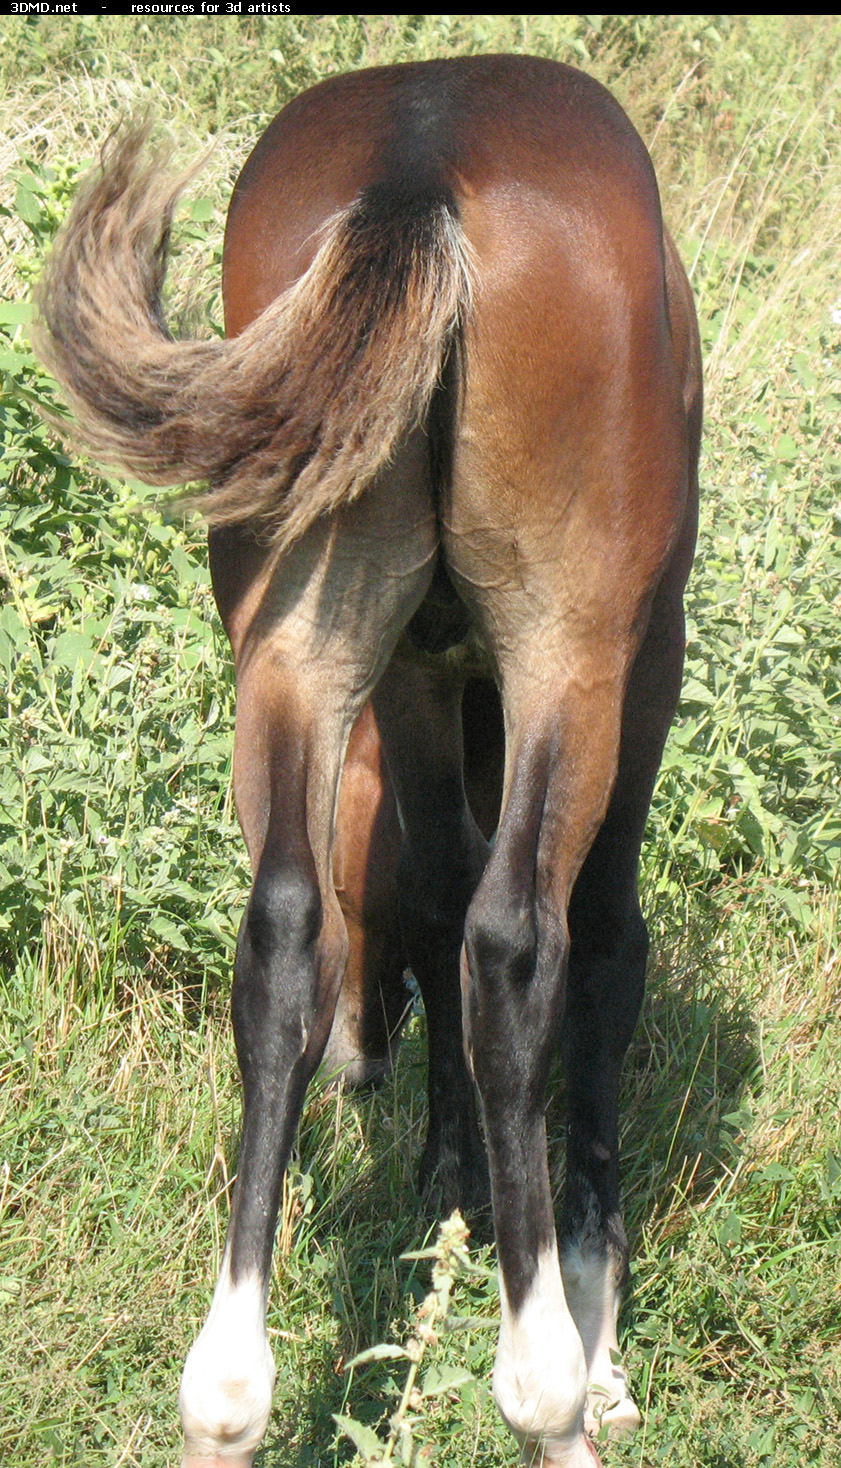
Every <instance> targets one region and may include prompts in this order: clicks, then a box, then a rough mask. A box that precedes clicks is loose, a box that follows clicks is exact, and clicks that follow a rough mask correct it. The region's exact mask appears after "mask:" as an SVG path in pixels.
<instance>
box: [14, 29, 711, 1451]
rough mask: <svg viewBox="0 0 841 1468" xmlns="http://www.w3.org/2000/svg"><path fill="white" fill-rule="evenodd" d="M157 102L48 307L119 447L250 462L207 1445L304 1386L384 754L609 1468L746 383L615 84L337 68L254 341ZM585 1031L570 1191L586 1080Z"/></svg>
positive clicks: (520, 1209) (575, 1415) (264, 215)
mask: <svg viewBox="0 0 841 1468" xmlns="http://www.w3.org/2000/svg"><path fill="white" fill-rule="evenodd" d="M147 132H148V128H147V127H146V128H144V127H143V126H141V127H134V128H133V129H130V130H129V131H128V132H127V133H126V134H124V135H123V136H122V137H121V138H119V139H117V140H116V141H112V143H111V145H110V146H109V147H108V148H107V149H106V150H105V153H104V160H103V165H102V169H101V171H100V173H99V174H98V175H97V177H96V178H95V179H94V181H93V182H92V183H90V184H89V185H88V187H87V188H86V189H85V190H84V192H83V194H82V196H81V199H80V201H79V202H78V203H77V204H76V206H75V209H74V211H73V213H72V216H71V218H70V221H69V224H68V225H67V227H66V229H65V232H64V234H63V236H62V238H61V241H60V243H59V245H58V246H57V249H56V251H55V253H54V255H53V257H52V262H51V264H50V265H49V267H48V269H47V272H46V276H45V278H44V281H43V283H42V285H41V288H40V292H39V297H38V300H39V307H38V309H39V313H40V328H39V342H40V350H41V354H42V356H43V357H44V359H45V361H46V363H47V365H48V366H50V367H51V369H52V371H53V372H54V374H55V375H56V377H57V378H58V379H59V381H60V382H61V384H62V385H63V388H64V391H65V393H66V396H67V398H68V401H69V403H70V405H71V407H72V409H73V411H74V414H75V418H76V421H77V424H78V432H79V433H80V435H81V437H82V440H83V441H84V442H85V443H86V444H87V446H88V447H89V449H90V450H91V451H92V452H93V453H94V454H95V455H97V456H98V457H99V458H100V459H101V460H103V461H106V462H112V463H118V464H120V465H123V466H125V467H126V468H128V469H129V470H130V472H131V473H133V474H134V475H136V476H137V477H138V478H141V479H144V480H146V481H147V482H150V483H152V484H167V485H177V484H184V483H187V482H189V481H206V482H207V487H206V489H204V490H203V491H195V492H193V493H191V494H190V495H189V496H187V498H186V500H185V501H184V503H185V504H186V505H187V507H188V508H190V507H194V508H197V509H199V510H200V511H201V512H202V513H203V514H204V516H205V517H206V519H207V522H208V525H209V527H210V536H209V553H210V566H211V572H212V578H213V586H214V590H215V595H216V600H217V604H218V607H219V612H220V614H221V617H222V621H223V622H224V625H225V628H226V630H227V633H228V636H229V638H230V642H231V647H232V649H233V656H234V661H235V666H236V675H237V689H238V701H237V716H236V732H235V752H234V790H235V796H236V807H237V812H238V816H239V821H240V824H241V827H242V831H243V834H244V838H245V842H246V846H247V849H248V854H249V857H250V862H251V870H252V874H253V884H252V887H251V893H250V896H249V899H248V904H247V907H246V909H245V914H244V917H243V920H242V925H241V928H240V933H239V939H238V946H237V953H236V961H235V973H234V986H233V998H232V1009H233V1024H234V1033H235V1040H236V1049H237V1056H238V1061H239V1066H240V1069H241V1073H242V1083H243V1093H244V1111H243V1123H242V1139H241V1147H240V1153H239V1171H238V1176H237V1181H236V1186H235V1190H234V1194H233V1201H232V1208H231V1214H230V1220H229V1225H228V1231H227V1239H226V1244H225V1251H224V1256H223V1261H222V1265H221V1270H220V1274H219V1278H218V1281H217V1283H216V1287H215V1292H214V1296H213V1302H212V1306H211V1309H210V1312H209V1315H208V1318H207V1321H206V1323H205V1325H204V1327H203V1329H202V1331H201V1333H200V1335H199V1336H198V1338H197V1340H196V1341H195V1343H194V1345H193V1347H192V1349H191V1351H190V1353H189V1355H188V1357H187V1361H186V1364H185V1367H184V1372H183V1377H182V1382H181V1390H180V1409H181V1418H182V1424H183V1429H184V1458H183V1462H184V1465H185V1468H210V1465H216V1468H221V1465H225V1468H247V1465H250V1464H251V1462H252V1459H253V1454H254V1452H255V1450H256V1448H257V1446H258V1444H259V1442H260V1441H261V1439H262V1437H263V1434H264V1432H265V1429H266V1426H267V1423H268V1419H269V1413H270V1406H271V1398H272V1388H273V1379H274V1366H273V1361H272V1354H271V1351H270V1348H269V1345H268V1341H267V1337H266V1329H265V1319H266V1302H267V1294H268V1284H269V1270H270V1260H271V1254H272V1244H273V1236H274V1231H275V1225H276V1218H277V1212H278V1203H279V1199H280V1196H281V1185H282V1179H283V1175H284V1170H285V1168H286V1165H287V1161H288V1158H289V1153H290V1148H291V1146H292V1142H293V1137H294V1134H295V1129H296V1126H297V1123H298V1119H299V1116H300V1112H301V1107H302V1103H303V1098H304V1093H305V1090H306V1087H307V1084H308V1082H309V1080H310V1078H311V1077H312V1075H313V1074H314V1072H315V1070H316V1068H317V1066H318V1065H319V1062H320V1061H321V1059H322V1056H323V1054H324V1052H325V1047H326V1046H327V1044H328V1039H329V1037H330V1034H331V1028H332V1025H333V1020H334V1014H335V1011H336V1007H337V1004H338V1003H339V1002H340V995H341V993H342V985H343V980H344V978H345V975H346V973H347V970H348V964H349V959H350V960H352V970H353V972H354V973H355V978H356V980H360V972H361V970H360V965H361V959H360V956H359V949H358V945H357V947H356V949H354V950H353V953H352V952H351V948H350V939H349V937H348V923H347V922H346V920H345V912H349V911H350V910H351V909H353V910H354V911H355V912H356V914H357V918H359V915H360V913H361V918H360V922H361V924H362V928H363V929H364V921H365V913H364V906H365V904H364V901H363V900H362V898H361V897H360V893H361V892H362V888H364V885H365V882H367V880H368V872H367V867H366V863H367V861H368V858H369V857H371V859H372V860H373V859H374V857H375V856H376V851H377V849H378V848H380V847H381V846H383V845H384V846H385V847H386V848H389V840H388V839H385V837H384V838H383V842H380V840H379V838H376V839H374V838H375V836H376V832H375V830H374V828H375V826H376V820H375V819H374V817H373V816H371V809H370V808H369V809H368V816H367V817H365V810H366V801H365V797H364V795H363V796H362V797H361V798H357V797H354V796H353V795H352V794H350V795H348V796H347V797H346V799H345V801H344V802H342V801H340V799H339V792H340V781H341V780H342V774H343V769H344V771H345V775H344V779H345V784H346V785H347V788H348V789H349V790H351V791H352V790H353V789H354V788H355V789H356V790H357V791H359V790H363V791H364V789H365V787H366V779H368V777H369V776H370V779H369V780H368V789H369V794H370V792H373V796H372V797H371V798H372V799H374V801H375V803H377V809H378V810H379V808H380V805H379V803H381V801H382V799H383V798H384V794H383V792H384V791H385V789H386V786H387V789H388V792H389V799H391V800H393V811H392V814H391V816H389V817H388V820H387V822H386V825H387V826H388V825H389V824H390V826H391V830H392V834H393V832H394V830H395V829H396V828H395V826H394V821H395V820H398V821H399V830H398V836H397V839H396V841H393V842H392V843H391V847H390V849H391V850H392V854H393V858H394V860H395V861H396V871H397V878H396V894H397V895H396V899H395V896H394V890H395V889H394V888H392V889H391V891H390V895H389V891H388V890H384V908H383V910H384V911H387V910H389V907H390V904H393V903H394V902H395V900H396V903H397V909H398V920H399V929H400V934H399V943H400V947H401V950H402V953H403V954H405V958H406V960H407V961H408V963H409V965H410V967H411V969H412V971H413V973H414V975H415V977H416V980H417V983H418V985H419V987H420V990H421V993H422V996H423V1000H424V1005H425V1008H426V1013H427V1018H428V1030H429V1072H430V1080H429V1091H430V1117H429V1133H428V1137H427V1140H426V1145H425V1148H424V1153H423V1159H422V1176H423V1181H424V1183H425V1184H426V1185H427V1186H430V1187H433V1188H437V1190H438V1192H437V1196H438V1197H439V1199H440V1200H441V1202H442V1204H443V1206H447V1207H449V1206H450V1205H451V1204H453V1203H459V1204H461V1205H462V1206H465V1207H476V1206H479V1205H480V1203H481V1200H482V1199H483V1198H485V1197H487V1195H488V1189H489V1190H490V1198H491V1201H492V1208H493V1219H494V1229H495V1236H496V1246H497V1253H498V1262H499V1292H500V1315H501V1324H500V1331H499V1338H498V1346H497V1353H496V1361H495V1367H494V1375H493V1387H494V1395H495V1398H496V1401H497V1404H498V1406H499V1409H500V1411H501V1413H502V1416H503V1418H504V1419H505V1421H506V1422H507V1424H508V1426H509V1427H510V1429H511V1431H512V1432H513V1434H514V1436H515V1438H516V1439H517V1442H518V1444H519V1446H520V1450H521V1452H522V1455H523V1459H524V1460H525V1461H528V1462H532V1461H537V1462H542V1463H544V1464H545V1465H551V1468H592V1465H593V1464H594V1463H598V1462H599V1457H598V1451H597V1448H596V1446H595V1445H594V1442H593V1433H594V1431H595V1429H596V1428H597V1427H598V1426H599V1424H601V1425H603V1426H607V1427H608V1428H610V1429H612V1430H617V1431H619V1430H623V1429H631V1428H633V1427H634V1426H635V1425H636V1424H637V1423H638V1422H639V1412H638V1409H637V1407H636V1405H635V1403H634V1401H633V1397H632V1395H631V1391H630V1387H629V1384H628V1379H627V1376H626V1373H625V1371H624V1368H623V1366H622V1364H621V1357H620V1356H619V1354H618V1344H617V1335H616V1316H617V1310H618V1305H619V1300H620V1296H621V1292H622V1288H623V1285H624V1282H625V1279H626V1275H627V1268H628V1245H627V1241H626V1236H625V1231H624V1228H623V1223H622V1216H621V1208H620V1194H619V1142H618V1116H617V1107H618V1083H619V1071H620V1066H621V1063H622V1059H623V1056H624V1054H625V1051H626V1048H627V1045H628V1043H629V1039H630V1036H631V1033H632V1031H633V1028H634V1025H635V1021H636V1019H637V1015H638V1012H639V1008H640V1004H641V999H642V994H643V986H644V977H645V967H646V954H647V947H648V934H647V929H646V925H645V922H644V920H643V917H642V915H641V910H640V904H639V898H638V862H639V853H640V846H641V841H642V836H643V827H644V823H645V819H646V813H647V810H648V806H649V803H650V799H651V794H652V789H653V784H654V780H655V776H656V773H657V770H658V766H659V763H660V759H661V755H662V750H663V745H664V741H665V739H666V734H667V731H668V728H669V725H670V722H671V720H672V718H673V716H674V712H675V708H676V706H677V700H678V694H679V687H680V680H681V671H682V661H683V650H684V623H683V610H682V598H683V591H684V586H685V582H686V580H687V576H688V573H689V569H690V564H691V560H692V555H693V549H694V541H695V533H696V519H697V493H698V476H697V465H698V453H699V440H700V432H701V416H702V385H701V366H700V353H699V339H698V328H697V322H696V318H695V311H694V306H693V302H692V296H691V291H690V287H689V283H688V280H687V277H686V275H685V273H684V271H683V269H682V267H681V264H680V262H679V260H678V256H677V252H676V250H675V246H674V244H673V242H672V240H671V238H670V236H669V234H668V232H667V231H666V229H665V228H664V226H663V222H662V218H661V209H660V202H659V195H658V190H657V184H656V181H655V177H654V172H653V168H652V164H651V161H650V159H649V157H648V154H647V152H646V150H645V147H644V145H643V143H642V142H641V140H640V138H639V136H638V134H637V133H636V131H635V130H634V128H633V127H632V125H631V123H630V122H629V120H628V118H627V117H626V115H625V113H624V112H623V111H622V109H621V108H620V106H619V105H618V103H617V102H616V101H615V100H614V99H613V97H612V96H611V95H610V93H609V92H608V91H606V90H605V89H604V88H603V87H602V86H600V85H599V84H598V83H596V82H595V81H594V80H592V79H590V78H588V77H587V76H585V75H583V74H582V73H580V72H579V71H577V70H575V69H573V68H570V67H568V66H564V65H560V64H556V63H554V62H552V61H548V60H543V59H538V58H534V57H524V56H504V55H503V56H479V57H472V58H461V59H449V60H437V61H427V62H419V63H407V64H403V65H399V66H393V67H382V68H374V69H371V70H363V71H357V72H354V73H351V74H348V75H340V76H335V77H332V78H329V79H327V80H325V81H322V82H321V83H319V84H318V85H316V86H315V87H313V88H312V89H310V90H308V91H306V92H304V93H303V94H302V95H300V96H298V97H297V98H295V99H294V100H293V101H292V102H290V103H289V104H288V105H287V106H286V107H285V108H284V109H283V111H281V113H280V114H279V115H278V116H277V117H276V118H275V120H274V121H273V122H272V123H271V125H270V126H269V128H268V129H267V131H266V132H265V133H264V134H263V136H262V137H261V138H260V140H259V141H258V143H257V145H256V147H255V148H254V151H253V152H252V154H251V156H250V157H249V159H248V161H247V162H246V164H245V167H244V168H243V170H242V173H241V175H240V177H239V180H238V182H237V184H236V186H235V189H234V193H233V197H232V201H231V205H230V210H229V213H228V219H227V229H226V236H225V247H224V258H223V285H224V308H225V321H226V329H227V338H226V339H225V340H212V341H193V340H180V341H176V340H173V339H172V337H171V336H170V334H169V332H168V330H167V328H166V324H165V320H164V314H163V310H162V306H161V285H162V281H163V278H164V273H165V268H166V245H167V239H168V235H169V230H170V224H171V220H172V215H173V209H174V206H175V201H176V199H177V197H178V194H179V192H180V190H181V188H182V187H183V185H184V182H185V180H184V178H183V177H182V178H178V179H174V180H173V179H172V178H171V177H170V176H169V175H168V174H167V170H166V168H165V163H164V159H163V158H162V156H161V154H160V153H158V152H154V151H152V152H150V150H149V146H148V139H147ZM475 680H478V682H475ZM471 682H475V687H476V688H478V689H479V690H480V691H479V693H478V695H477V694H476V693H475V689H474V693H473V694H472V695H471V698H470V699H465V698H464V697H463V694H464V689H465V687H466V686H468V685H469V684H470V683H471ZM360 719H361V720H363V724H362V725H361V726H360V725H359V724H358V721H359V720H360ZM355 728H361V732H360V733H356V734H354V733H353V731H354V730H355ZM352 738H353V739H354V740H355V741H356V752H355V753H354V751H353V750H352V752H351V761H350V764H349V765H348V766H346V765H345V757H346V751H347V749H348V742H349V740H351V739H352ZM467 747H469V748H470V749H471V750H472V751H473V762H474V769H476V770H478V774H477V777H476V781H475V790H474V794H473V804H471V799H470V798H469V794H468V791H467V789H466V779H465V748H467ZM483 750H485V751H486V753H487V758H486V761H485V763H486V766H487V768H486V769H485V770H484V771H483V770H482V752H483ZM380 754H382V757H383V759H384V762H385V764H384V766H383V767H380V766H379V765H378V760H379V759H380ZM366 761H367V776H366V774H365V768H364V766H365V762H366ZM495 772H498V773H495ZM348 782H349V783H348ZM372 782H373V783H372ZM467 783H469V781H468V782H467ZM483 803H484V814H483V816H481V817H480V819H477V810H478V807H479V806H480V805H482V804H483ZM360 806H361V814H360ZM474 807H476V808H477V809H474ZM497 817H498V823H497ZM362 818H365V819H367V822H368V823H367V825H365V835H364V839H362V840H360V841H359V842H358V847H359V848H364V850H361V852H360V850H356V848H355V842H354V831H355V824H356V822H357V821H358V820H360V819H362ZM480 820H483V821H484V826H485V829H484V831H483V830H482V828H481V825H480ZM363 824H364V819H363ZM337 825H338V828H339V831H340V839H339V841H338V842H337V841H336V831H337ZM492 826H495V827H496V830H495V835H494V836H493V840H492V842H489V841H488V839H487V837H488V835H489V828H491V827H492ZM342 832H344V834H343V835H341V833H342ZM386 834H387V833H386ZM369 837H370V838H371V839H369ZM342 845H344V849H345V851H346V852H347V851H350V852H351V857H352V859H351V864H350V867H353V864H354V861H355V863H356V866H355V874H354V872H353V871H351V869H350V867H349V868H348V872H349V873H350V875H349V876H348V875H347V873H346V879H345V881H344V911H343V903H342V901H340V898H339V896H338V895H337V885H336V879H335V858H336V851H337V849H338V848H340V847H342ZM397 847H399V851H398V852H397V854H396V855H394V852H395V850H396V848H397ZM372 853H373V855H372ZM354 884H355V896H354V895H353V893H351V897H350V899H349V896H348V892H349V889H350V888H353V887H354ZM360 884H361V885H360ZM339 886H340V887H341V886H342V881H341V880H339ZM363 896H364V893H363ZM354 904H355V907H354ZM385 926H386V928H387V927H388V923H386V924H385ZM389 941H390V940H384V945H381V947H383V946H384V947H385V948H388V946H389ZM394 941H395V942H396V941H397V940H396V939H395V940H394ZM383 961H385V960H383ZM375 967H376V963H375ZM361 982H362V984H363V986H364V984H365V983H366V982H368V980H367V979H366V978H365V976H364V975H362V977H361ZM357 1009H358V1006H357ZM349 1012H350V1028H351V1030H353V1025H354V1022H355V1016H356V1017H357V1018H358V1015H357V1010H356V1009H354V1005H353V1004H351V1005H350V1007H349ZM559 1046H560V1047H561V1049H562V1052H563V1057H564V1064H565V1070H566V1085H567V1091H568V1119H567V1139H566V1140H567V1166H566V1185H565V1198H564V1201H563V1205H562V1209H561V1216H560V1221H559V1224H558V1227H557V1228H556V1222H555V1216H554V1210H553V1204H552V1197H551V1192H550V1186H549V1175H548V1169H547V1156H546V1133H545V1125H544V1105H545V1093H546V1087H547V1078H548V1072H549V1067H550V1062H551V1060H552V1058H553V1055H554V1054H555V1052H556V1050H557V1049H558V1047H559ZM477 1098H478V1104H477Z"/></svg>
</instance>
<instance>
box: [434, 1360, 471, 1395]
mask: <svg viewBox="0 0 841 1468" xmlns="http://www.w3.org/2000/svg"><path fill="white" fill-rule="evenodd" d="M475 1379H476V1378H475V1377H474V1375H473V1373H472V1372H471V1371H466V1370H465V1368H464V1367H463V1366H430V1368H429V1370H428V1371H427V1373H426V1375H425V1376H424V1378H423V1384H422V1386H421V1396H424V1397H440V1396H441V1395H442V1394H443V1393H444V1392H452V1391H457V1390H458V1388H459V1387H460V1386H466V1385H467V1383H468V1382H469V1381H475Z"/></svg>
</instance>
